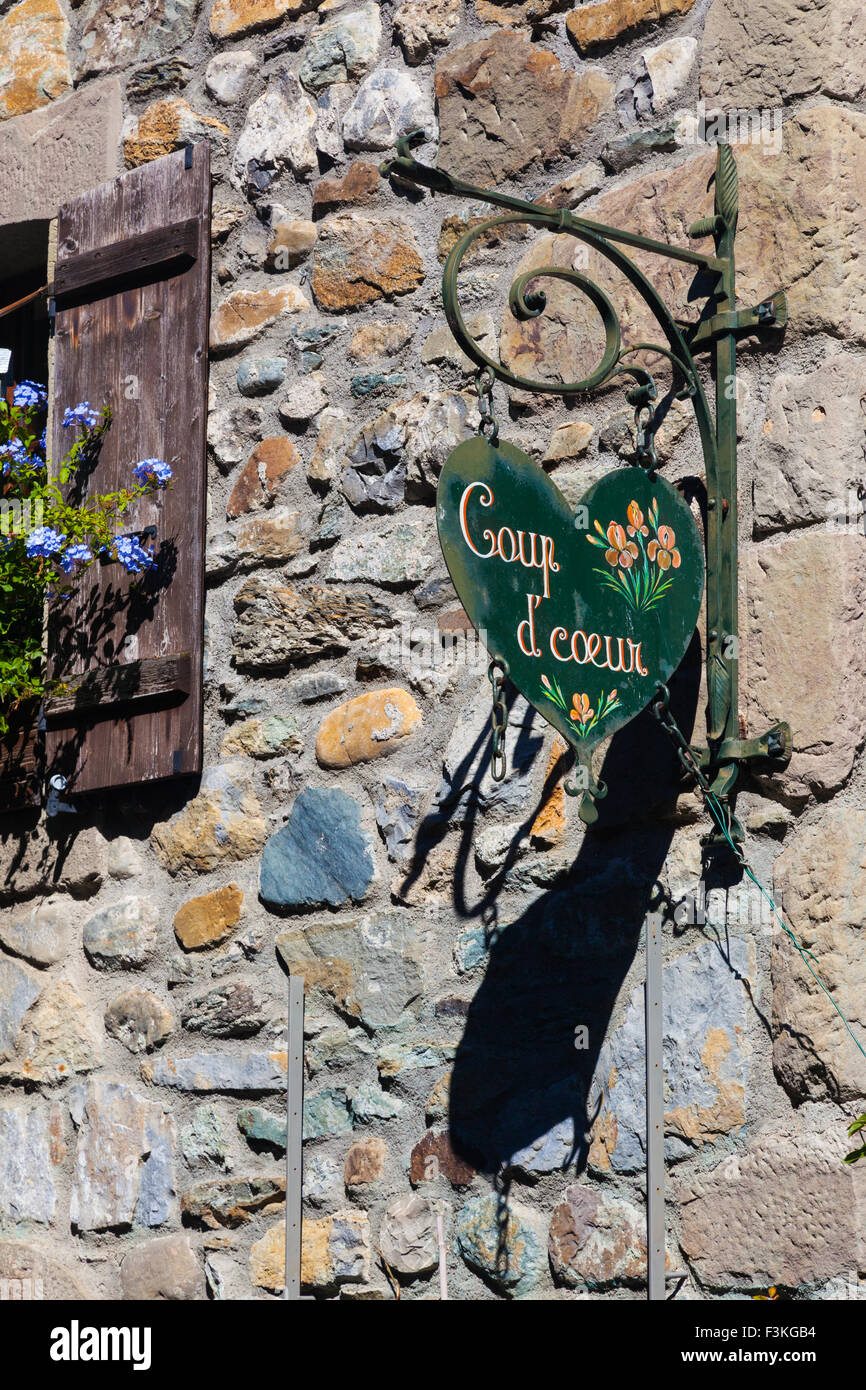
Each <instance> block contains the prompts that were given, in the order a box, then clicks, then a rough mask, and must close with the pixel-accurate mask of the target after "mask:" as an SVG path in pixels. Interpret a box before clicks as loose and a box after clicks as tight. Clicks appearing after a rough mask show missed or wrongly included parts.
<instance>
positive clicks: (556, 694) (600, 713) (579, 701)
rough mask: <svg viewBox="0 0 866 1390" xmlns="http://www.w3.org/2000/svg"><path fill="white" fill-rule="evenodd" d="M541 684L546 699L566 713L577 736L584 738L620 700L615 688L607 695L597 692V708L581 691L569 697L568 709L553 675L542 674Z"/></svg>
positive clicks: (617, 706)
mask: <svg viewBox="0 0 866 1390" xmlns="http://www.w3.org/2000/svg"><path fill="white" fill-rule="evenodd" d="M541 684H542V685H543V686H544V691H545V694H546V695H547V698H548V700H552V701H553V703H554V704H555V705H558V706H559V708H560V709H561V710H564V712H565V713H566V714H567V715H568V718H569V719H570V720H571V723H572V724H573V726H574V732H575V733H576V734H577V737H578V738H586V737H587V735H588V734H590V733H591V732H592V730H593V729H595V728H596V727H597V726H598V724H599V723H600V721H601V720H602V719H606V718H607V716H608V715H609V714H610V713H611V712H612V711H613V710H615V709H618V708H619V704H620V701H619V699H618V698H617V693H616V690H615V689H614V690H611V692H610V694H609V695H605V693H604V691H603V690H602V691H600V692H599V696H598V701H597V705H598V708H595V706H593V705H592V704H590V698H589V696H588V695H587V694H586V693H585V692H582V691H581V692H579V693H577V694H574V695H572V697H571V709H569V708H568V703H567V701H566V699H565V696H564V695H563V693H562V690H561V689H560V685H559V682H558V681H557V679H556V677H555V676H554V678H553V680H551V679H550V677H549V676H542V677H541Z"/></svg>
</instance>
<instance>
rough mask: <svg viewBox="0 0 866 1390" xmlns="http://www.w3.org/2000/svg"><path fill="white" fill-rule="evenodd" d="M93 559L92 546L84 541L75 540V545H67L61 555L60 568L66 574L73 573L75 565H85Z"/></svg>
mask: <svg viewBox="0 0 866 1390" xmlns="http://www.w3.org/2000/svg"><path fill="white" fill-rule="evenodd" d="M92 559H93V552H92V551H91V549H90V546H89V545H86V544H85V542H84V541H75V542H74V544H73V545H70V546H67V547H66V550H65V552H64V553H63V555H61V557H60V568H61V569H62V570H63V572H64V573H65V574H71V573H72V567H73V565H83V564H85V563H86V562H87V561H88V560H92Z"/></svg>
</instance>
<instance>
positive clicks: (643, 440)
mask: <svg viewBox="0 0 866 1390" xmlns="http://www.w3.org/2000/svg"><path fill="white" fill-rule="evenodd" d="M644 411H646V419H645V420H644V421H641V416H642V415H643V413H644ZM654 420H655V414H654V412H653V411H652V409H651V408H650V407H649V406H648V405H644V406H639V407H638V409H637V410H636V411H635V413H634V422H635V425H636V427H637V444H636V446H635V458H636V460H637V464H638V467H639V468H645V469H646V470H647V472H648V473H654V472H655V471H656V469H657V468H658V455H657V453H656V446H655V433H656V426H655V425H654Z"/></svg>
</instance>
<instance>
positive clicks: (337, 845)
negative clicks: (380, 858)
mask: <svg viewBox="0 0 866 1390" xmlns="http://www.w3.org/2000/svg"><path fill="white" fill-rule="evenodd" d="M373 870H374V866H373V856H372V852H371V837H370V835H369V834H368V833H367V832H366V831H364V830H362V829H361V808H360V806H359V805H358V802H357V801H355V800H354V799H353V798H352V797H351V796H347V795H346V793H345V792H341V791H337V790H336V789H328V790H324V789H322V788H317V787H310V788H308V789H307V790H306V791H303V792H301V794H300V796H299V797H298V798H297V799H296V801H295V804H294V806H293V807H292V812H291V815H290V816H289V819H288V821H287V822H286V824H285V825H284V826H283V827H282V829H280V830H278V831H277V832H276V834H275V835H272V836H271V838H270V839H269V840H268V842H267V844H266V845H265V849H264V853H263V855H262V866H261V878H260V893H261V897H262V900H263V901H264V902H265V903H266V904H268V905H269V906H273V907H278V908H287V907H288V908H299V907H324V906H325V904H328V905H329V906H331V907H339V906H340V905H341V904H342V903H346V902H349V901H351V902H360V901H361V899H362V898H363V897H364V895H365V893H366V892H367V889H368V888H369V886H370V883H371V882H372V879H373Z"/></svg>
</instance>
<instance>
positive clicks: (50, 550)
mask: <svg viewBox="0 0 866 1390" xmlns="http://www.w3.org/2000/svg"><path fill="white" fill-rule="evenodd" d="M65 540H66V537H65V536H64V535H63V532H62V531H58V530H56V528H55V527H53V526H37V527H36V530H35V531H31V532H30V535H29V536H28V537H27V540H26V541H25V542H24V549H25V551H26V552H27V554H28V556H29V557H30V559H31V560H33V559H35V557H36V556H37V555H45V556H48V555H56V554H57V552H58V550H60V549H61V548H62V546H63V542H64V541H65Z"/></svg>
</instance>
